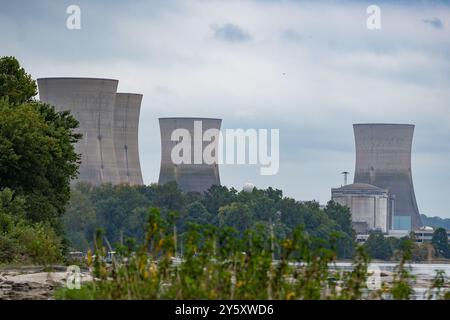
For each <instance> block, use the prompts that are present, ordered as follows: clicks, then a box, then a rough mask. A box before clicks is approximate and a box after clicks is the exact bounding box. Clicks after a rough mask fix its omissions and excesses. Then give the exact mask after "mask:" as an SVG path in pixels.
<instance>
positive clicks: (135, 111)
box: [114, 93, 143, 185]
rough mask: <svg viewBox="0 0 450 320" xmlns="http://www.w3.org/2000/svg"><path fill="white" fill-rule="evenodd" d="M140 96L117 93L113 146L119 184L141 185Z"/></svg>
mask: <svg viewBox="0 0 450 320" xmlns="http://www.w3.org/2000/svg"><path fill="white" fill-rule="evenodd" d="M141 102H142V95H141V94H134V93H118V94H117V95H116V107H115V109H114V144H115V149H116V160H117V168H118V173H119V179H120V182H121V183H126V184H129V185H141V184H143V181H142V174H141V165H140V163H139V145H138V129H139V112H140V109H141Z"/></svg>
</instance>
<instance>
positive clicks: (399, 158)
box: [353, 124, 422, 230]
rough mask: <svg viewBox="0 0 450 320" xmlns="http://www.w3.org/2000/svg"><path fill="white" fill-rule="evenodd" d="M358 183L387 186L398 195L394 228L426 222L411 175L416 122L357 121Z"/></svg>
mask: <svg viewBox="0 0 450 320" xmlns="http://www.w3.org/2000/svg"><path fill="white" fill-rule="evenodd" d="M353 130H354V133H355V144H356V167H355V178H354V183H368V184H372V185H375V186H377V187H379V188H383V189H387V190H388V191H389V193H390V195H391V196H392V195H393V196H395V208H394V210H393V211H394V219H393V226H392V227H393V228H394V229H404V230H411V229H418V228H419V227H421V226H422V222H421V220H420V214H419V209H418V208H417V203H416V197H415V194H414V186H413V181H412V175H411V147H412V139H413V133H414V125H406V124H355V125H353Z"/></svg>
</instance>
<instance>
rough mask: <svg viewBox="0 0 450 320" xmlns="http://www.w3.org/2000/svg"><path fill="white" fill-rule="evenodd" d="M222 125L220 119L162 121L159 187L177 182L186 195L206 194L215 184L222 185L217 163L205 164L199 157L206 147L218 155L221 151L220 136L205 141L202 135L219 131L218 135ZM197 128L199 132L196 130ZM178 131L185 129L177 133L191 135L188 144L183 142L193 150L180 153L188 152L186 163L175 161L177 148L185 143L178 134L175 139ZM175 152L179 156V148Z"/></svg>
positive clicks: (160, 125)
mask: <svg viewBox="0 0 450 320" xmlns="http://www.w3.org/2000/svg"><path fill="white" fill-rule="evenodd" d="M221 123H222V120H221V119H211V118H160V119H159V127H160V131H161V169H160V173H159V184H165V183H167V182H170V181H175V182H177V184H178V186H179V188H180V189H181V190H183V191H185V192H191V191H196V192H204V191H206V190H208V189H209V188H210V187H211V186H213V185H220V177H219V167H218V163H217V161H216V162H214V163H205V161H203V159H200V158H199V157H201V153H202V152H203V150H205V147H207V146H209V147H212V148H214V149H215V150H216V151H215V152H217V151H218V144H219V141H218V140H219V139H218V136H214V137H213V138H212V139H211V141H204V140H203V135H204V133H205V132H206V131H207V130H209V129H216V130H217V132H218V131H219V130H220V126H221ZM194 127H195V128H196V130H194ZM177 129H182V130H181V131H180V130H178V132H185V133H186V134H188V135H189V136H190V139H189V140H188V141H184V142H185V143H187V145H188V146H189V147H190V150H183V151H182V152H181V153H183V152H188V153H186V154H184V156H186V157H187V158H188V161H185V162H183V163H179V162H177V161H175V162H174V161H173V160H174V159H172V152H173V150H174V148H176V146H177V145H178V147H180V145H179V144H180V143H181V142H182V140H183V139H182V138H179V137H178V135H177V134H175V136H174V137H172V134H173V133H174V131H175V130H177ZM175 133H176V132H175ZM209 147H208V148H209ZM175 153H178V152H177V149H175ZM216 156H217V154H216Z"/></svg>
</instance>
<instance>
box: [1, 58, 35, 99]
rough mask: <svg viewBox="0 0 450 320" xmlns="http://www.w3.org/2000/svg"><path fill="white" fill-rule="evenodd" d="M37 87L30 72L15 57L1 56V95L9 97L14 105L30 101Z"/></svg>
mask: <svg viewBox="0 0 450 320" xmlns="http://www.w3.org/2000/svg"><path fill="white" fill-rule="evenodd" d="M36 94H37V87H36V83H35V82H34V80H33V79H32V78H31V76H30V75H29V74H27V73H26V72H25V70H24V69H23V68H21V67H20V64H19V61H17V59H16V58H14V57H1V58H0V97H8V99H9V102H10V103H11V104H13V105H16V104H21V103H24V102H29V101H31V99H32V98H33V97H34V96H35V95H36Z"/></svg>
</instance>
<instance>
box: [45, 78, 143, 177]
mask: <svg viewBox="0 0 450 320" xmlns="http://www.w3.org/2000/svg"><path fill="white" fill-rule="evenodd" d="M117 85H118V80H113V79H94V78H42V79H38V86H39V96H40V100H41V101H42V102H46V103H48V104H51V105H53V106H54V107H55V108H56V110H57V111H65V110H69V111H71V113H72V115H73V116H74V117H75V118H76V119H77V120H78V121H79V123H80V125H79V128H78V129H77V132H79V133H81V134H83V138H82V140H80V141H78V143H77V144H76V146H75V150H76V152H77V153H79V154H81V165H80V168H79V175H78V178H77V180H76V181H87V182H90V183H92V184H93V185H100V184H102V183H108V182H110V183H112V184H119V183H133V181H138V182H136V183H139V181H142V178H140V179H141V180H139V178H137V177H140V167H139V157H138V155H137V153H138V150H137V135H136V134H135V131H137V121H136V119H135V118H136V117H139V111H137V114H136V112H135V110H136V109H139V107H135V105H136V104H135V103H136V102H135V100H136V98H134V97H133V98H130V99H129V100H130V101H132V102H130V105H125V106H123V105H122V102H121V101H123V99H122V96H121V95H119V96H120V98H119V99H118V103H117V104H116V92H117ZM141 98H142V97H141ZM138 100H139V104H140V98H139V99H138ZM126 102H127V98H126V97H125V102H124V103H126ZM131 105H132V106H131ZM127 108H130V109H133V110H134V111H133V112H131V115H130V113H128V112H127V111H125V112H124V111H123V110H124V109H127ZM116 110H118V111H116ZM116 114H117V115H116ZM123 114H125V116H126V117H127V116H129V119H130V123H128V122H127V124H125V125H124V124H123V121H122V120H121V117H122V115H123ZM117 125H119V128H116V126H117ZM120 133H122V134H120ZM127 134H128V135H127ZM115 137H120V139H122V140H121V141H120V142H118V143H116V142H115ZM134 138H136V141H133V142H130V140H131V139H134ZM120 146H122V147H120ZM125 146H126V147H127V148H130V149H132V151H127V152H126V155H123V153H124V152H123V149H124V148H125ZM117 154H118V155H119V158H120V160H122V159H123V158H126V157H129V158H131V160H129V161H128V167H127V164H126V162H125V163H124V164H123V163H121V162H120V161H118V159H117V156H116V155H117ZM131 154H132V155H131ZM136 159H137V160H136ZM131 166H133V167H132V168H131ZM119 169H120V170H119ZM123 172H125V173H126V172H129V173H130V178H129V179H128V177H126V178H123V176H121V174H122V173H123ZM138 172H139V173H138Z"/></svg>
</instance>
